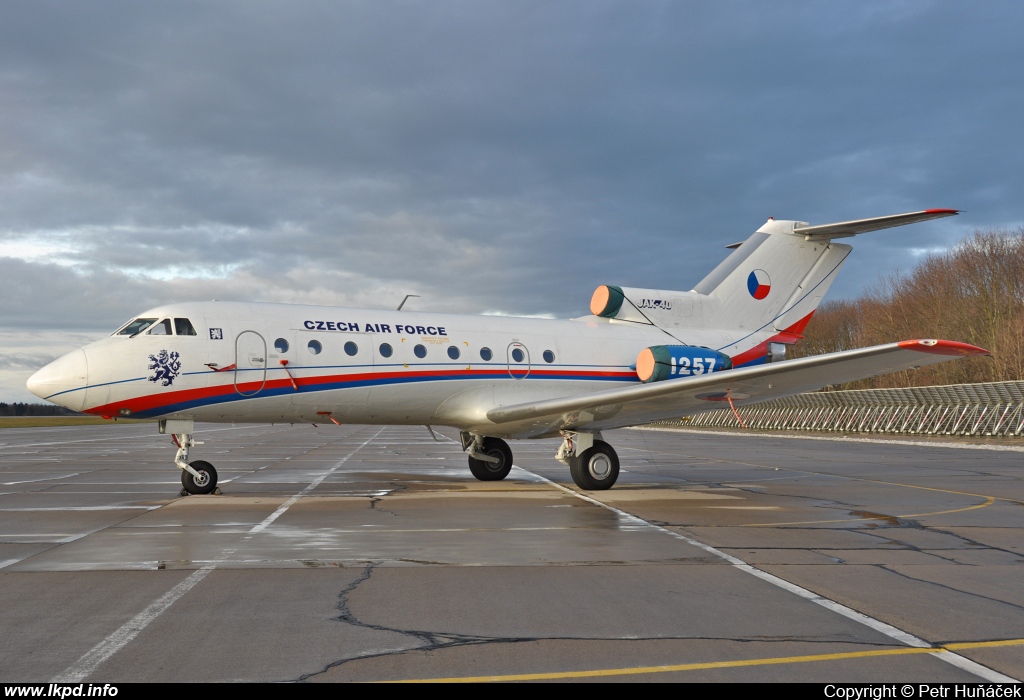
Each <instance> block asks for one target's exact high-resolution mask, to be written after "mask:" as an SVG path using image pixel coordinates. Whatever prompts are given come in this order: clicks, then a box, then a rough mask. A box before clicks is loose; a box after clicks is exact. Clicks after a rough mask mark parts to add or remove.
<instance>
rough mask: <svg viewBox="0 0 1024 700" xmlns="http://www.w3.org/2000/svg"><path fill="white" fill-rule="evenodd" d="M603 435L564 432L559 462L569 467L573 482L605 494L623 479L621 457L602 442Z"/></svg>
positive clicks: (558, 455) (559, 451)
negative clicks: (620, 470) (619, 479)
mask: <svg viewBox="0 0 1024 700" xmlns="http://www.w3.org/2000/svg"><path fill="white" fill-rule="evenodd" d="M600 437H601V433H573V432H571V431H568V430H564V431H562V444H561V446H560V447H559V448H558V452H557V453H556V454H555V459H557V460H558V461H559V462H563V463H564V464H568V465H569V474H571V475H572V480H573V481H574V482H575V483H576V485H577V486H579V487H580V488H581V489H585V490H587V491H604V490H606V489H610V488H611V487H612V486H614V485H615V482H616V481H617V480H618V478H619V456H618V455H617V454H615V450H614V448H612V446H611V445H609V444H608V443H607V442H605V441H604V440H601V439H600Z"/></svg>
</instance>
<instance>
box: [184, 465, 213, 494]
mask: <svg viewBox="0 0 1024 700" xmlns="http://www.w3.org/2000/svg"><path fill="white" fill-rule="evenodd" d="M188 466H190V467H192V471H184V470H182V472H181V485H182V490H183V491H186V492H188V493H190V494H195V495H201V494H207V493H213V492H214V491H215V490H216V489H217V470H216V469H214V468H213V465H212V464H210V463H209V462H205V461H203V460H201V459H197V460H196V461H194V462H191V463H189V465H188ZM193 472H195V473H194V474H193Z"/></svg>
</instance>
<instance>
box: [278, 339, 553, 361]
mask: <svg viewBox="0 0 1024 700" xmlns="http://www.w3.org/2000/svg"><path fill="white" fill-rule="evenodd" d="M289 347H290V346H289V344H288V341H287V340H285V339H284V338H278V339H277V340H275V341H274V349H275V350H277V351H278V352H280V353H285V352H288V348H289ZM306 349H307V350H309V353H310V354H311V355H319V354H320V353H321V352H323V349H324V346H323V343H321V342H320V341H319V340H311V341H309V343H307V345H306ZM344 350H345V354H346V355H348V356H349V357H354V356H355V355H357V354H359V346H358V345H356V344H355V343H354V342H352V341H351V340H350V341H348V342H346V343H345V345H344ZM377 351H378V352H379V353H380V356H381V357H391V355H393V354H394V352H395V350H394V348H392V347H391V345H390V344H389V343H381V344H380V346H379V347H378V348H377ZM412 352H413V354H414V355H416V357H418V358H420V359H423V358H424V357H426V356H427V347H426V346H425V345H415V346H414V347H413V349H412ZM447 352H448V357H449V358H451V359H453V360H458V359H459V358H460V357H461V356H462V352H461V351H460V350H459V348H458V346H456V345H449V346H448V350H447ZM542 357H543V358H544V361H545V362H547V363H548V364H551V363H552V362H554V361H555V353H553V352H552V351H550V350H545V351H544V352H543V354H542ZM493 358H494V353H493V352H491V349H490V348H480V359H481V360H483V361H484V362H490V361H491V360H492V359H493ZM525 359H526V353H524V352H523V349H522V348H513V349H512V360H513V361H514V362H523V361H524V360H525Z"/></svg>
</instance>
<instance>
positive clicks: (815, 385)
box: [487, 340, 989, 436]
mask: <svg viewBox="0 0 1024 700" xmlns="http://www.w3.org/2000/svg"><path fill="white" fill-rule="evenodd" d="M988 354H989V353H988V351H987V350H983V349H982V348H979V347H975V346H973V345H968V344H966V343H957V342H954V341H951V340H905V341H903V342H899V343H889V344H888V345H876V346H874V347H870V348H861V349H858V350H847V351H844V352H836V353H830V354H828V355H817V356H815V357H804V358H800V359H797V360H787V361H785V362H776V363H772V364H766V365H758V366H754V367H744V368H741V369H732V370H726V371H724V372H716V373H715V374H708V375H697V376H692V377H684V378H680V379H670V380H667V381H664V382H655V383H651V384H643V385H640V386H629V387H625V388H621V389H611V390H609V391H599V392H596V393H592V394H585V395H582V396H569V397H565V398H560V399H548V400H544V401H536V402H532V403H521V404H516V405H513V406H501V407H498V408H493V409H491V410H490V411H488V412H487V418H488V419H489V420H491V421H493V422H494V423H498V424H503V428H504V429H505V430H506V431H508V433H509V434H512V433H518V434H523V435H536V436H539V435H546V434H550V433H552V432H554V431H557V430H561V429H576V428H585V429H587V430H600V429H603V428H619V427H623V426H628V425H640V424H643V423H649V422H651V421H656V420H666V419H669V418H679V417H681V416H684V415H686V414H690V413H701V412H703V411H710V410H714V409H716V408H721V407H723V406H728V402H729V400H730V399H731V400H732V403H733V404H734V405H736V406H744V405H747V404H752V403H759V402H761V401H768V400H771V399H777V398H781V397H783V396H791V395H793V394H799V393H803V392H805V391H813V390H815V389H820V388H821V387H823V386H828V385H830V384H842V383H845V382H851V381H856V380H858V379H866V378H867V377H874V376H877V375H879V374H889V373H891V372H899V371H901V370H905V369H916V368H918V367H923V366H925V365H932V364H936V363H938V362H946V361H948V360H953V359H956V358H959V357H967V356H970V355H988Z"/></svg>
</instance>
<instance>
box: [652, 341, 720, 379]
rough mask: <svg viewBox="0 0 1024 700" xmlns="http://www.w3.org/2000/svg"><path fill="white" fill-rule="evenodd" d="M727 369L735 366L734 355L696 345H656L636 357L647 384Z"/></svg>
mask: <svg viewBox="0 0 1024 700" xmlns="http://www.w3.org/2000/svg"><path fill="white" fill-rule="evenodd" d="M723 369H732V358H731V357H729V356H728V355H724V354H722V353H720V352H718V351H717V350H712V349H710V348H702V347H697V346H694V345H654V346H652V347H649V348H644V349H643V350H641V351H640V355H639V356H638V357H637V358H636V374H637V376H638V377H640V380H641V381H642V382H644V383H645V384H646V383H649V382H660V381H662V380H665V379H674V378H676V377H690V376H692V375H695V374H711V373H712V372H721V371H722V370H723Z"/></svg>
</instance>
